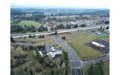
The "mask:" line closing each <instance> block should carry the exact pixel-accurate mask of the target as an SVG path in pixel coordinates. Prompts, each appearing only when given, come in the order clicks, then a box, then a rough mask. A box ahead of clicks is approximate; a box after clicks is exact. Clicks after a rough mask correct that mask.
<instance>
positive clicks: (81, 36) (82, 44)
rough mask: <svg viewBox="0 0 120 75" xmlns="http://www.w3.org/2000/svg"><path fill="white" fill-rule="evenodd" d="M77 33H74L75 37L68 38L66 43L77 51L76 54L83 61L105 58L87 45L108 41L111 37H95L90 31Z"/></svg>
mask: <svg viewBox="0 0 120 75" xmlns="http://www.w3.org/2000/svg"><path fill="white" fill-rule="evenodd" d="M76 33H77V35H76V34H75V35H74V33H73V35H74V36H71V37H69V38H67V40H66V42H67V43H68V44H69V45H70V46H71V47H72V48H73V49H74V50H75V51H76V53H77V54H78V56H79V57H80V58H81V59H82V60H87V59H94V58H98V57H101V56H104V54H103V53H101V52H99V51H97V50H95V49H94V48H91V47H89V46H87V45H86V44H87V43H88V42H91V41H93V40H96V39H102V40H105V41H108V40H109V35H106V36H95V35H94V34H92V33H91V32H88V31H79V32H76Z"/></svg>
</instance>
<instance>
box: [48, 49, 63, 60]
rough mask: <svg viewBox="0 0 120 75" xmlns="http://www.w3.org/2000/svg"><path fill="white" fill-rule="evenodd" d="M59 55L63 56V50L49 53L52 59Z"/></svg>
mask: <svg viewBox="0 0 120 75" xmlns="http://www.w3.org/2000/svg"><path fill="white" fill-rule="evenodd" d="M59 54H62V51H61V50H59V51H55V52H49V53H47V55H51V56H52V58H54V57H55V55H59Z"/></svg>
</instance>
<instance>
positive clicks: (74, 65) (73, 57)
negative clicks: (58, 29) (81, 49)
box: [53, 35, 82, 75]
mask: <svg viewBox="0 0 120 75" xmlns="http://www.w3.org/2000/svg"><path fill="white" fill-rule="evenodd" d="M53 38H54V40H55V42H56V43H58V44H60V45H61V46H62V47H63V48H64V50H65V51H67V52H68V56H69V59H70V65H71V74H72V75H76V73H77V75H82V72H81V66H82V65H81V63H82V60H80V59H79V57H78V55H77V54H76V53H75V51H74V50H73V49H72V48H71V47H70V46H69V45H68V44H67V43H66V42H64V41H63V40H62V39H61V38H59V37H57V36H55V35H53ZM76 71H77V72H76Z"/></svg>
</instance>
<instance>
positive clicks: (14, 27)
mask: <svg viewBox="0 0 120 75" xmlns="http://www.w3.org/2000/svg"><path fill="white" fill-rule="evenodd" d="M47 30H48V29H47V27H44V26H43V25H42V26H40V27H39V28H36V27H35V26H33V25H31V26H26V25H24V26H20V25H11V32H12V33H14V32H22V33H26V32H36V31H38V32H42V31H47Z"/></svg>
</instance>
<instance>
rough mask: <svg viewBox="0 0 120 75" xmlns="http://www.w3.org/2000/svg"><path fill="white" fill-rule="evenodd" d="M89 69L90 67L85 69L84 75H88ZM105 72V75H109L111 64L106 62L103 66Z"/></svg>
mask: <svg viewBox="0 0 120 75" xmlns="http://www.w3.org/2000/svg"><path fill="white" fill-rule="evenodd" d="M88 67H89V66H85V67H84V68H83V73H84V75H88V74H87V70H88ZM103 70H104V75H109V62H105V63H104V65H103Z"/></svg>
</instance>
